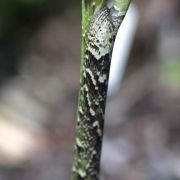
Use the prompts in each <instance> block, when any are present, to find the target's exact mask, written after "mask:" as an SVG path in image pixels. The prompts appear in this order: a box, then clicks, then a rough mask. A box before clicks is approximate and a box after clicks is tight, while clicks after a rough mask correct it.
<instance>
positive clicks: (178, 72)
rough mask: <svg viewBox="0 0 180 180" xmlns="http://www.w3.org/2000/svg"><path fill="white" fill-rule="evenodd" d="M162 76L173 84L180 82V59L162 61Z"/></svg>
mask: <svg viewBox="0 0 180 180" xmlns="http://www.w3.org/2000/svg"><path fill="white" fill-rule="evenodd" d="M161 64H162V65H161V77H162V79H163V80H165V81H166V82H168V83H170V84H171V85H173V86H177V85H178V86H179V83H180V61H179V59H177V60H176V59H169V60H168V61H163V62H162V63H161Z"/></svg>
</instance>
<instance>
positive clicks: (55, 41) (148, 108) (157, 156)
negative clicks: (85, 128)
mask: <svg viewBox="0 0 180 180" xmlns="http://www.w3.org/2000/svg"><path fill="white" fill-rule="evenodd" d="M56 3H57V2H56V1H54V4H53V5H51V6H50V5H49V4H48V5H46V6H42V7H40V8H37V9H36V10H34V9H33V8H32V9H30V10H28V13H25V12H21V13H17V14H18V15H17V19H16V21H15V22H14V23H13V25H12V26H9V28H8V29H7V30H6V32H5V33H3V34H2V35H1V36H2V38H1V42H0V87H1V88H0V180H10V179H13V180H32V179H33V180H69V179H70V177H71V163H72V155H73V143H74V133H75V123H76V109H77V98H78V89H79V71H80V67H79V66H80V39H81V35H80V28H81V27H80V22H81V20H80V19H81V16H80V4H78V5H75V3H74V4H73V5H72V4H71V5H68V4H67V5H63V4H65V3H64V2H62V1H60V3H57V4H56ZM134 3H135V4H136V6H137V8H138V10H139V14H140V20H139V25H138V30H137V32H136V36H135V39H134V42H133V47H132V49H131V54H130V56H129V59H128V65H127V67H126V70H125V75H124V78H123V82H122V87H121V89H120V90H119V92H118V93H117V94H115V95H114V96H112V97H111V98H109V99H108V102H107V113H106V122H105V134H104V144H103V156H102V167H101V179H102V180H178V179H180V170H179V169H180V143H179V142H180V51H179V49H180V24H179V20H180V13H179V12H180V1H179V0H149V1H145V0H143V1H134ZM24 11H26V10H24Z"/></svg>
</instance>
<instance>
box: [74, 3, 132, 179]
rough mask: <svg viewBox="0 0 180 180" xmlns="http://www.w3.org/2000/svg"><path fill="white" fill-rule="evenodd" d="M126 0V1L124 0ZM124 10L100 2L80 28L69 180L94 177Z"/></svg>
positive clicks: (97, 174) (98, 163) (98, 168)
mask: <svg viewBox="0 0 180 180" xmlns="http://www.w3.org/2000/svg"><path fill="white" fill-rule="evenodd" d="M126 2H127V1H126ZM129 2H130V0H128V5H127V7H126V9H125V10H124V9H122V8H121V7H120V6H117V3H108V4H103V6H102V7H101V8H100V9H98V10H97V11H95V13H94V14H93V15H92V16H91V18H90V19H89V21H88V23H87V28H86V30H85V31H84V52H83V53H82V58H83V62H82V64H81V66H82V67H81V68H82V69H81V81H80V93H79V105H78V115H77V116H78V117H77V119H78V120H77V132H76V144H75V155H74V162H73V180H81V179H83V180H98V179H99V170H100V157H101V146H102V137H103V126H104V115H105V104H106V96H107V87H108V78H109V69H110V64H111V54H112V49H113V45H114V40H115V36H116V33H117V30H118V28H119V26H120V24H121V22H122V21H123V18H124V16H125V14H126V10H127V8H128V6H129Z"/></svg>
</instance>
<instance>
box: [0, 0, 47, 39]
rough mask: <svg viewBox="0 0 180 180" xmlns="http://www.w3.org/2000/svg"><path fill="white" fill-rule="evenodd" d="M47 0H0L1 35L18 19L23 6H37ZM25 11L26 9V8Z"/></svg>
mask: <svg viewBox="0 0 180 180" xmlns="http://www.w3.org/2000/svg"><path fill="white" fill-rule="evenodd" d="M45 1H47V0H0V37H2V35H3V33H4V32H5V31H6V30H7V28H8V27H10V26H11V25H12V24H13V23H14V22H15V19H16V15H17V13H18V11H19V10H20V9H21V8H25V9H26V8H29V6H31V8H32V7H34V8H35V7H37V6H40V5H42V4H43V3H45ZM24 11H25V10H24Z"/></svg>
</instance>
